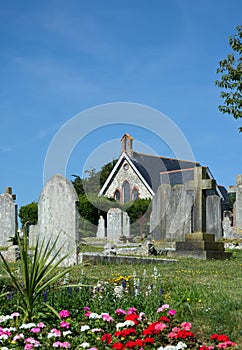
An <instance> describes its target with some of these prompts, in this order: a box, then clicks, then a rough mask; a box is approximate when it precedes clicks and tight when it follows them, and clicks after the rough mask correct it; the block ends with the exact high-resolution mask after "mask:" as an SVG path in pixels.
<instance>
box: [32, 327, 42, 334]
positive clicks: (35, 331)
mask: <svg viewBox="0 0 242 350" xmlns="http://www.w3.org/2000/svg"><path fill="white" fill-rule="evenodd" d="M30 332H32V333H39V332H40V328H39V327H33V328H31V329H30Z"/></svg>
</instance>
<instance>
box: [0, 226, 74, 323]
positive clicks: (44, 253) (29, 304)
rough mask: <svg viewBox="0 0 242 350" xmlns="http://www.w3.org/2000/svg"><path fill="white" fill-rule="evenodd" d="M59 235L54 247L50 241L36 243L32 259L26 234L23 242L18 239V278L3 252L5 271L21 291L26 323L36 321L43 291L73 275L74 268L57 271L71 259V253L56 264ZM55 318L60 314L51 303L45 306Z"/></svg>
mask: <svg viewBox="0 0 242 350" xmlns="http://www.w3.org/2000/svg"><path fill="white" fill-rule="evenodd" d="M58 238H59V237H58V236H57V238H56V240H55V241H54V243H53V244H51V242H50V240H48V241H47V242H46V243H45V241H44V240H43V241H42V243H40V241H39V239H38V240H37V243H36V246H35V247H34V254H33V255H32V256H31V257H29V255H28V237H27V234H26V233H24V236H23V242H20V238H19V237H18V246H19V250H20V266H21V267H20V276H19V277H17V276H15V275H14V273H13V272H12V271H11V268H10V266H9V264H8V263H7V261H6V260H5V259H4V257H3V255H2V254H1V253H0V255H1V258H2V260H3V268H4V270H5V271H6V272H7V274H8V275H9V277H10V278H11V280H12V283H13V285H14V286H15V287H16V289H17V290H18V291H19V293H20V296H21V301H20V303H21V306H20V307H21V308H22V310H23V312H24V320H23V321H24V322H26V321H28V322H29V321H31V320H32V319H33V311H34V307H35V304H36V301H37V299H38V297H39V296H40V295H41V294H42V293H43V291H44V290H46V289H47V288H49V287H50V286H52V285H53V284H55V283H56V282H57V281H58V280H60V279H61V278H62V277H63V276H64V275H65V274H67V273H68V272H70V271H71V270H72V268H73V267H67V268H65V269H63V270H61V271H58V270H57V268H58V267H59V266H60V264H61V263H62V262H63V261H64V260H65V259H66V258H67V257H68V255H69V254H66V255H64V256H62V257H61V258H60V259H58V260H57V261H56V258H57V257H58V256H59V254H60V252H61V249H62V247H60V248H59V249H58V250H57V251H56V252H55V253H53V251H54V249H55V247H56V244H57V240H58ZM45 305H47V306H48V307H49V308H50V309H51V310H52V311H53V312H54V313H56V315H58V313H57V312H56V311H55V310H54V309H53V308H52V307H51V306H50V305H48V304H46V303H45Z"/></svg>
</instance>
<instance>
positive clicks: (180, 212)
mask: <svg viewBox="0 0 242 350" xmlns="http://www.w3.org/2000/svg"><path fill="white" fill-rule="evenodd" d="M192 203H193V201H192V197H191V196H190V195H189V194H188V193H187V192H186V191H185V189H184V185H175V186H173V187H171V186H170V185H168V184H163V185H161V186H160V187H159V188H158V191H157V193H156V195H155V197H154V199H153V202H152V213H151V228H150V229H151V232H152V236H153V238H154V239H155V240H166V241H182V240H184V239H185V233H188V232H191V208H192Z"/></svg>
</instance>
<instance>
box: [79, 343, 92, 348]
mask: <svg viewBox="0 0 242 350" xmlns="http://www.w3.org/2000/svg"><path fill="white" fill-rule="evenodd" d="M80 346H81V347H82V348H84V349H86V348H89V346H90V344H89V343H87V342H84V343H82V344H81V345H80Z"/></svg>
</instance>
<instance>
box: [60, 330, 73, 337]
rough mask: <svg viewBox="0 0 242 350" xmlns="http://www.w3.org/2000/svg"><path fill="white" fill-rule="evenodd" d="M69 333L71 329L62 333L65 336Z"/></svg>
mask: <svg viewBox="0 0 242 350" xmlns="http://www.w3.org/2000/svg"><path fill="white" fill-rule="evenodd" d="M71 333H72V332H71V331H64V332H63V333H62V334H63V336H64V337H65V336H66V335H68V334H71Z"/></svg>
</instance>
